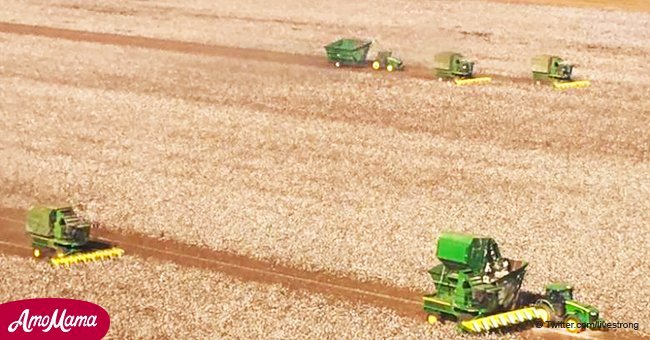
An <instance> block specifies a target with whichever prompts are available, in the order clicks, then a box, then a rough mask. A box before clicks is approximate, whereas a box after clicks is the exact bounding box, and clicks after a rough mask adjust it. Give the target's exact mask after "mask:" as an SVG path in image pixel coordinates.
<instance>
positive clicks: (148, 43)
mask: <svg viewBox="0 0 650 340" xmlns="http://www.w3.org/2000/svg"><path fill="white" fill-rule="evenodd" d="M0 32H4V33H11V34H21V35H32V36H39V37H46V38H52V39H64V40H70V41H79V42H91V43H98V44H106V45H114V46H128V47H139V48H147V49H154V50H161V51H170V52H179V53H188V54H202V55H211V56H218V57H227V58H236V59H242V60H254V61H266V62H273V63H279V64H286V65H300V66H309V67H320V68H334V66H333V65H332V64H330V63H328V62H327V59H326V58H325V56H324V52H323V55H320V56H313V55H304V54H293V53H284V52H276V51H266V50H260V49H254V48H241V47H231V46H219V45H206V44H201V43H195V42H186V41H178V40H168V39H158V38H149V37H141V36H130V35H121V34H112V33H99V32H88V31H78V30H71V29H63V28H54V27H46V26H33V25H24V24H15V23H7V22H0ZM407 64H408V62H407ZM345 70H346V71H351V72H377V71H374V70H372V68H370V65H369V64H368V65H367V67H346V68H345ZM382 72H384V71H382ZM392 75H393V76H395V77H410V78H418V79H428V80H431V79H435V78H434V77H433V74H432V69H431V68H430V67H425V66H422V65H411V64H408V65H407V66H406V68H405V69H404V71H402V72H395V73H393V74H392ZM491 77H492V78H493V79H494V80H498V81H509V82H514V83H530V79H529V78H525V77H507V76H499V75H491Z"/></svg>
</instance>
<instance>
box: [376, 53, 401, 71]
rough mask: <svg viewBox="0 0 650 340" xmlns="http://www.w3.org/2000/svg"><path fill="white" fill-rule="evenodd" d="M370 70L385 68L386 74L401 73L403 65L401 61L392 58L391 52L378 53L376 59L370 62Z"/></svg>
mask: <svg viewBox="0 0 650 340" xmlns="http://www.w3.org/2000/svg"><path fill="white" fill-rule="evenodd" d="M372 68H373V69H374V70H380V69H382V68H385V69H386V71H388V72H392V71H396V70H397V71H401V70H403V69H404V63H403V62H402V60H401V59H399V58H397V57H394V56H393V52H391V51H379V52H378V53H377V58H375V60H374V61H373V62H372Z"/></svg>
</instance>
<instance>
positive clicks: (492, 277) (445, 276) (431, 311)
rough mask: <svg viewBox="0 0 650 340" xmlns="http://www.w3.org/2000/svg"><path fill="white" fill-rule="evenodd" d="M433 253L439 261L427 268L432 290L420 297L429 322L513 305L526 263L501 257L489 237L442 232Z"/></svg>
mask: <svg viewBox="0 0 650 340" xmlns="http://www.w3.org/2000/svg"><path fill="white" fill-rule="evenodd" d="M436 256H437V257H438V259H439V260H440V262H442V263H441V264H439V265H438V266H436V267H434V268H432V269H431V270H429V274H430V275H431V278H432V279H433V282H434V284H435V287H436V292H435V294H430V295H426V296H424V298H423V299H424V311H425V312H426V313H427V315H428V316H427V321H429V323H435V322H437V321H439V320H440V319H441V318H442V317H443V316H444V317H445V318H453V319H456V320H458V321H467V320H471V319H473V318H475V317H480V316H484V315H491V314H495V313H498V312H501V311H508V310H511V309H512V308H514V307H515V306H516V303H517V298H518V294H519V289H520V287H521V283H522V281H523V279H524V275H525V273H526V266H527V265H528V264H527V263H526V262H524V261H517V260H512V259H507V258H504V257H502V256H501V253H500V252H499V247H498V246H497V244H496V242H495V241H494V240H493V239H491V238H483V237H475V236H471V235H466V234H458V233H443V234H442V235H441V236H440V238H439V239H438V248H437V253H436Z"/></svg>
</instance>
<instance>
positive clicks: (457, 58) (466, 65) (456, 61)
mask: <svg viewBox="0 0 650 340" xmlns="http://www.w3.org/2000/svg"><path fill="white" fill-rule="evenodd" d="M451 69H452V72H453V73H454V75H456V76H459V77H471V76H472V73H473V72H474V62H473V61H469V60H467V59H464V58H463V57H462V56H461V55H460V54H455V55H453V57H452V64H451Z"/></svg>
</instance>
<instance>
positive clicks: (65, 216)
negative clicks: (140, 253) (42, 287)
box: [26, 206, 124, 267]
mask: <svg viewBox="0 0 650 340" xmlns="http://www.w3.org/2000/svg"><path fill="white" fill-rule="evenodd" d="M26 230H27V234H28V235H29V236H30V237H31V238H32V248H33V255H34V257H35V258H41V257H43V256H46V257H49V258H50V263H52V265H54V266H66V267H67V266H69V265H71V264H76V263H86V262H93V261H97V260H104V259H111V258H114V257H119V256H122V254H123V253H124V250H122V249H120V248H115V247H107V246H106V245H104V244H101V243H98V242H93V241H90V224H88V223H86V222H84V221H82V220H81V218H80V217H79V216H78V215H77V214H76V213H75V212H74V210H73V209H72V208H71V207H63V208H55V207H47V206H33V207H31V208H30V209H29V210H28V211H27V224H26Z"/></svg>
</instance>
